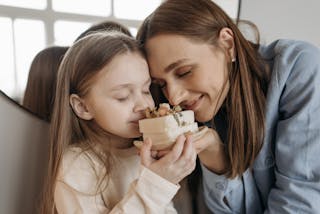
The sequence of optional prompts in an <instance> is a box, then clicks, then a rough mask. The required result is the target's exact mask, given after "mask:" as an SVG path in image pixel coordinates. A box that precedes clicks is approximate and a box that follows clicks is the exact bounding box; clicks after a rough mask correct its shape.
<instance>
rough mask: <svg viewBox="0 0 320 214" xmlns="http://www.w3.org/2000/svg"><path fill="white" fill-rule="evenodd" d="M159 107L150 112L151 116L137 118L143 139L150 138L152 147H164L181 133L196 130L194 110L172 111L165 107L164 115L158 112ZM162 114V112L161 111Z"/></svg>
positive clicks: (170, 143)
mask: <svg viewBox="0 0 320 214" xmlns="http://www.w3.org/2000/svg"><path fill="white" fill-rule="evenodd" d="M161 106H164V105H163V104H162V105H160V107H159V109H158V110H156V111H154V112H152V113H153V114H154V116H153V117H151V118H146V119H142V120H139V130H140V132H141V133H142V137H143V139H144V140H145V139H146V138H150V139H151V140H152V144H153V149H166V148H168V147H170V146H172V144H173V143H174V142H175V141H176V139H177V137H178V136H179V135H181V134H183V133H186V132H191V133H196V132H197V131H198V124H197V122H195V120H194V112H193V111H191V110H186V111H177V112H176V111H174V110H172V109H170V108H168V107H167V112H165V113H164V115H161V113H160V114H159V112H161ZM162 114H163V113H162Z"/></svg>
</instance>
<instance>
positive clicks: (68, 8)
mask: <svg viewBox="0 0 320 214" xmlns="http://www.w3.org/2000/svg"><path fill="white" fill-rule="evenodd" d="M137 1H140V2H141V3H139V5H141V4H143V5H145V6H144V7H136V5H137V2H136V1H128V0H90V1H87V0H68V1H65V0H32V1H25V0H0V28H1V30H2V31H1V32H2V33H1V34H0V47H1V48H0V57H1V64H0V69H1V72H0V90H2V91H3V92H5V93H6V94H7V95H8V96H10V97H12V98H15V99H16V100H17V101H19V102H21V100H22V97H23V94H24V90H25V86H26V83H27V78H28V73H29V68H30V65H31V62H32V60H33V58H34V57H35V55H36V54H37V53H38V52H39V51H41V50H42V49H43V48H45V47H47V46H50V45H61V46H69V45H71V44H72V43H73V41H74V40H75V39H76V38H77V37H78V36H79V35H80V34H81V33H82V32H83V31H84V30H86V29H87V28H88V27H90V26H91V25H92V24H96V23H98V22H101V21H105V20H110V21H116V22H119V23H121V24H123V25H125V26H127V27H128V28H129V30H130V32H131V33H132V35H136V32H137V28H138V27H139V25H140V23H141V20H143V19H144V18H145V16H147V15H148V14H149V13H151V11H152V10H154V9H155V8H156V7H157V6H158V5H159V4H160V3H161V0H137ZM132 8H136V9H134V10H133V9H132ZM139 8H141V10H138V9H139ZM128 9H130V10H128Z"/></svg>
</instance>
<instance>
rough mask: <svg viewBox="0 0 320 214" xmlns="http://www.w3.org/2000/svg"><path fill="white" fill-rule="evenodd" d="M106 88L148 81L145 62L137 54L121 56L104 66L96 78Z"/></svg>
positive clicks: (148, 76)
mask: <svg viewBox="0 0 320 214" xmlns="http://www.w3.org/2000/svg"><path fill="white" fill-rule="evenodd" d="M96 79H97V82H103V83H104V84H105V85H106V86H107V87H108V88H113V87H117V86H118V85H125V84H140V83H141V82H145V81H146V80H148V79H150V75H149V70H148V65H147V62H146V60H145V59H144V58H143V57H142V56H141V55H140V54H138V53H128V54H121V55H118V56H116V57H114V58H113V59H112V61H111V62H110V63H108V64H107V65H105V66H104V67H103V68H102V69H101V70H100V72H99V75H97V76H96Z"/></svg>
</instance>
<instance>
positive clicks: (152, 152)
mask: <svg viewBox="0 0 320 214" xmlns="http://www.w3.org/2000/svg"><path fill="white" fill-rule="evenodd" d="M151 157H153V158H157V157H158V151H154V150H152V151H151Z"/></svg>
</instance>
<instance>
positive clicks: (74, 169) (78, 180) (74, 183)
mask: <svg viewBox="0 0 320 214" xmlns="http://www.w3.org/2000/svg"><path fill="white" fill-rule="evenodd" d="M103 169H104V168H103V166H102V165H101V164H100V163H99V161H98V160H97V158H96V157H95V156H94V155H93V154H92V153H91V152H89V151H85V150H83V149H82V148H80V147H70V148H68V150H67V151H66V152H65V153H64V155H63V157H62V161H61V164H60V168H59V174H58V179H57V180H58V181H60V182H63V183H65V184H67V185H69V186H70V187H72V188H73V189H75V190H77V191H79V192H83V193H90V194H91V193H94V192H96V187H97V184H98V183H99V174H100V173H101V172H102V170H103Z"/></svg>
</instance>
